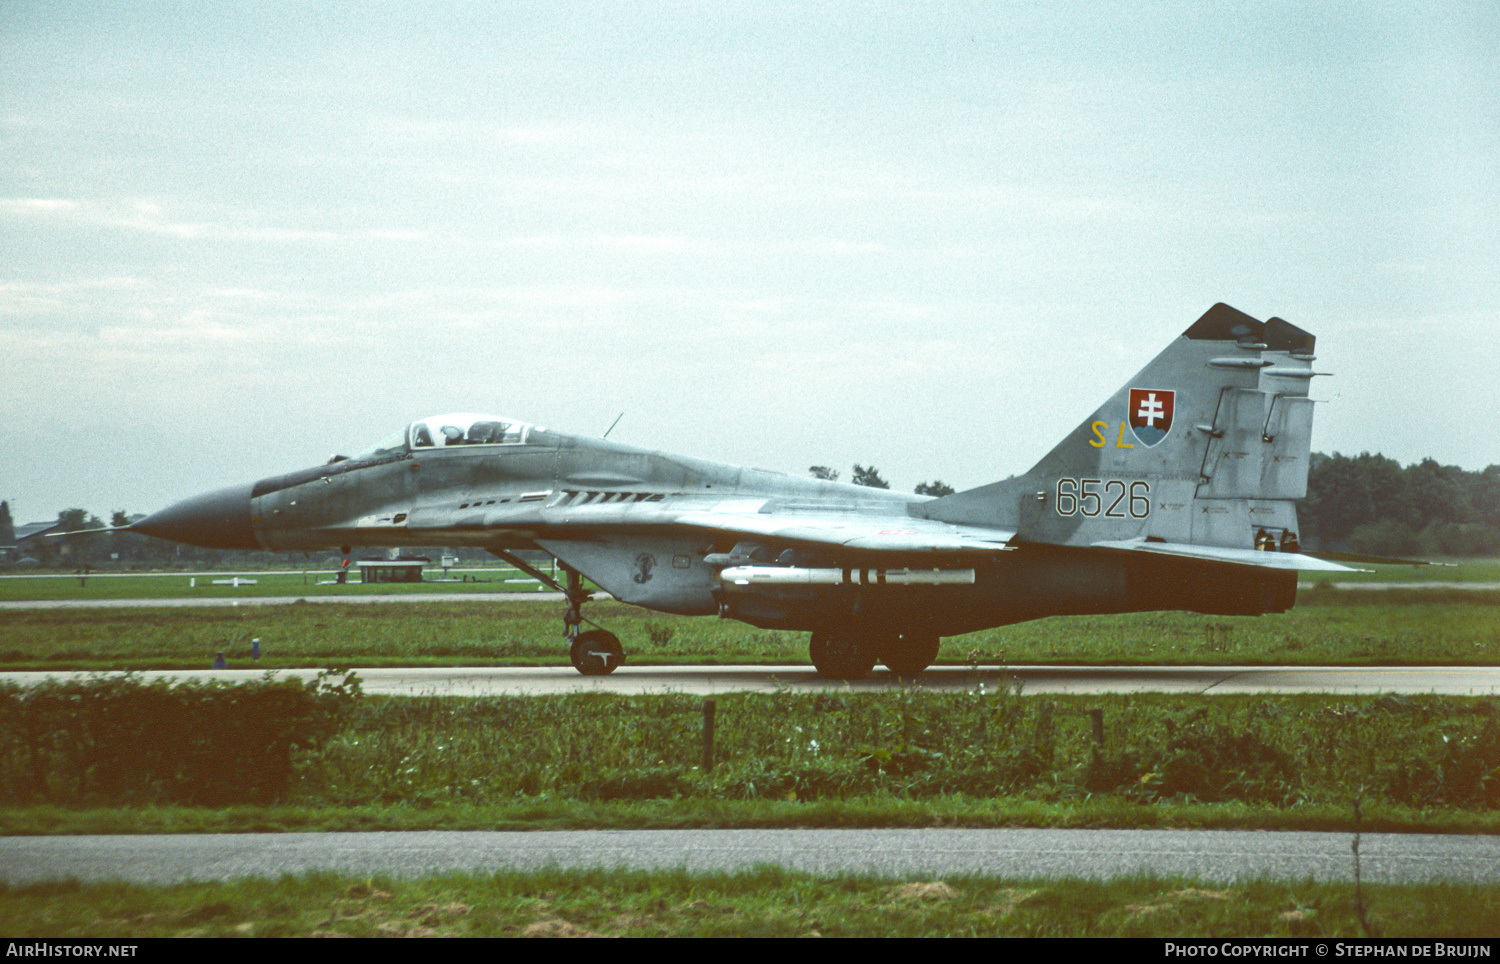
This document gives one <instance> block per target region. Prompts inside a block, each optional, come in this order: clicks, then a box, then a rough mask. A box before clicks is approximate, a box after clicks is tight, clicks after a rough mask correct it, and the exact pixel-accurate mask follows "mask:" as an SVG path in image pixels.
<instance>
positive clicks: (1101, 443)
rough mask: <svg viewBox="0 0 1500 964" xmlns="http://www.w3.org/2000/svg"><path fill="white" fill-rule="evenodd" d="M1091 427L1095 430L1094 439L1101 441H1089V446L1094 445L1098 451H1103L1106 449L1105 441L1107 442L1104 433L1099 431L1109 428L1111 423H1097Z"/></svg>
mask: <svg viewBox="0 0 1500 964" xmlns="http://www.w3.org/2000/svg"><path fill="white" fill-rule="evenodd" d="M1089 427H1090V428H1092V429H1093V430H1094V438H1097V439H1098V440H1099V441H1097V442H1095V441H1094V439H1089V444H1090V445H1092V446H1093V447H1094V448H1096V449H1102V448H1104V441H1105V439H1104V433H1103V432H1101V431H1099V430H1100V429H1101V428H1109V423H1108V422H1095V423H1094V424H1093V425H1091V426H1089Z"/></svg>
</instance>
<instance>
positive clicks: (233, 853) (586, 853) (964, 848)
mask: <svg viewBox="0 0 1500 964" xmlns="http://www.w3.org/2000/svg"><path fill="white" fill-rule="evenodd" d="M1352 842H1353V837H1352V835H1350V834H1332V833H1270V832H1255V831H1179V830H605V831H537V832H504V833H491V832H462V831H431V832H407V833H296V834H181V835H171V836H111V837H104V836H97V837H90V836H84V837H4V838H0V880H4V881H5V882H6V883H8V884H12V885H20V884H31V883H39V882H43V881H60V880H67V879H70V878H71V879H77V880H80V881H103V880H125V881H131V882H135V883H146V884H167V883H176V882H182V881H215V880H230V879H235V878H241V877H266V878H271V879H275V878H278V877H280V876H281V875H283V874H293V875H302V874H307V873H311V872H314V871H335V872H339V873H345V874H353V875H358V876H368V875H372V874H388V875H392V876H405V877H416V876H423V875H427V874H434V873H442V872H447V871H487V870H488V871H493V870H500V869H508V868H515V869H535V868H542V867H548V866H561V867H576V868H586V867H603V868H606V869H612V868H622V867H623V868H678V867H681V868H685V869H687V870H689V871H694V872H705V871H734V870H744V869H749V868H751V867H754V866H756V865H759V864H776V865H780V866H782V867H786V868H789V869H794V870H801V871H807V872H810V873H819V874H828V873H862V874H878V875H882V876H893V877H894V876H901V877H908V876H919V877H920V876H931V877H948V876H956V875H981V876H987V877H1002V878H1015V879H1055V878H1059V877H1085V878H1093V879H1101V880H1105V879H1112V878H1118V877H1128V876H1132V875H1143V874H1152V875H1156V876H1161V877H1174V876H1183V877H1191V878H1195V879H1197V880H1201V881H1204V882H1215V883H1230V882H1233V881H1236V880H1240V879H1250V878H1266V879H1274V880H1289V881H1300V880H1306V879H1314V880H1322V881H1352V880H1353V868H1354V861H1353V856H1352V852H1351V844H1352ZM1360 872H1361V877H1362V878H1363V880H1364V881H1366V882H1369V883H1377V882H1378V883H1397V882H1425V881H1449V882H1454V883H1468V884H1480V885H1485V886H1493V885H1495V884H1500V838H1495V837H1475V836H1441V835H1435V834H1365V835H1363V837H1362V839H1361V841H1360Z"/></svg>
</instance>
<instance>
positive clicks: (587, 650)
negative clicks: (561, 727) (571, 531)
mask: <svg viewBox="0 0 1500 964" xmlns="http://www.w3.org/2000/svg"><path fill="white" fill-rule="evenodd" d="M490 552H491V553H492V554H494V555H496V556H498V557H500V558H501V559H504V560H505V561H506V562H508V563H510V564H511V565H513V566H515V567H516V568H517V569H519V570H521V571H522V572H524V573H526V575H528V576H530V577H531V578H533V579H535V580H536V581H537V582H540V583H542V584H543V585H544V586H550V587H551V588H552V589H554V590H556V591H557V592H560V593H562V594H563V595H564V596H566V597H567V598H568V608H567V610H566V611H565V612H564V613H563V638H564V639H566V640H567V641H568V658H569V659H571V660H572V661H573V668H574V669H576V670H578V672H580V673H582V674H583V675H584V676H604V675H605V674H607V673H613V672H614V671H615V670H617V669H619V668H620V667H621V666H623V665H625V647H623V646H621V645H620V637H618V636H616V635H615V634H614V633H612V632H609V631H608V630H604V629H600V628H599V627H597V626H595V627H594V628H593V629H590V630H588V631H586V632H580V631H579V630H580V628H581V627H582V625H583V624H584V623H585V622H587V620H585V619H584V618H583V604H584V603H586V602H588V601H589V600H590V599H592V598H593V593H590V592H589V591H588V590H587V589H584V588H583V577H582V576H580V575H579V574H578V572H577V570H575V569H571V568H569V567H567V566H563V567H562V569H563V571H564V572H566V573H567V574H568V584H567V585H566V586H564V585H562V584H561V583H559V582H558V581H557V580H556V579H554V578H552V576H550V575H548V574H547V573H545V572H543V571H542V570H540V569H538V568H536V567H535V566H533V565H531V564H530V563H529V562H527V561H526V560H524V559H522V558H521V557H520V556H517V555H515V554H514V553H511V552H509V551H507V550H505V549H491V550H490ZM559 564H560V563H559ZM590 625H593V624H592V623H590Z"/></svg>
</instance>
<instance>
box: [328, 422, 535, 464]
mask: <svg viewBox="0 0 1500 964" xmlns="http://www.w3.org/2000/svg"><path fill="white" fill-rule="evenodd" d="M533 431H534V429H533V428H532V426H530V425H527V424H526V423H524V422H517V421H516V420H515V419H510V418H500V417H499V416H496V415H476V414H474V413H473V412H459V413H456V414H452V415H433V416H431V417H430V418H424V419H421V420H420V421H416V422H412V423H411V425H409V426H407V427H406V429H405V430H404V431H401V432H398V433H397V434H395V435H392V436H390V437H389V438H384V439H381V440H380V441H379V442H377V443H376V444H375V446H374V447H373V448H371V449H370V450H369V451H367V452H362V453H360V454H359V455H358V456H356V458H360V459H370V458H379V457H381V456H383V455H392V454H395V453H398V452H403V451H405V450H407V449H408V448H410V449H413V450H415V449H424V448H442V447H444V446H448V445H520V444H521V443H523V442H525V441H526V438H527V436H529V435H530V434H531V433H532V432H533Z"/></svg>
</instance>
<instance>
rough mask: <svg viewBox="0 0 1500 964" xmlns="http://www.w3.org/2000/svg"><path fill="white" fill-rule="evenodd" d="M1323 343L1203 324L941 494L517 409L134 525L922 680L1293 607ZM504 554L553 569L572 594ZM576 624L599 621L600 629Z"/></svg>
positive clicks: (408, 433)
mask: <svg viewBox="0 0 1500 964" xmlns="http://www.w3.org/2000/svg"><path fill="white" fill-rule="evenodd" d="M1313 347H1314V338H1313V336H1312V335H1310V334H1308V333H1307V332H1305V331H1302V330H1301V329H1299V328H1297V327H1295V326H1293V325H1291V324H1289V323H1287V322H1285V321H1282V320H1281V319H1279V318H1272V319H1271V320H1270V321H1266V322H1261V321H1257V320H1256V319H1254V318H1251V317H1250V316H1248V315H1245V314H1243V313H1241V312H1239V311H1236V310H1235V309H1233V308H1230V307H1229V306H1227V305H1223V304H1219V305H1215V306H1214V307H1213V308H1211V309H1209V310H1208V312H1207V313H1205V314H1204V315H1203V317H1201V318H1199V319H1198V320H1197V321H1196V322H1195V323H1194V324H1193V325H1192V326H1191V327H1189V328H1188V329H1187V331H1185V332H1184V333H1183V334H1182V335H1181V336H1180V337H1179V338H1177V339H1176V340H1175V341H1174V342H1173V343H1172V344H1171V345H1169V346H1168V347H1167V349H1166V350H1165V351H1163V352H1162V353H1161V354H1160V355H1158V356H1157V357H1156V359H1155V360H1153V361H1152V362H1151V363H1150V364H1148V365H1147V366H1146V367H1145V368H1144V369H1142V370H1141V371H1140V372H1139V373H1138V374H1137V375H1135V376H1134V377H1133V378H1131V379H1130V380H1129V381H1128V382H1126V383H1125V384H1124V385H1123V386H1122V387H1121V388H1120V389H1119V390H1118V391H1116V392H1115V393H1114V394H1113V395H1111V396H1109V398H1108V399H1107V400H1106V401H1105V402H1104V404H1102V405H1101V406H1099V408H1098V409H1097V410H1096V411H1095V412H1094V413H1093V414H1092V415H1091V416H1089V417H1088V418H1087V419H1085V420H1084V421H1083V423H1082V424H1080V425H1079V426H1078V427H1077V428H1076V429H1074V430H1073V431H1072V432H1070V433H1069V434H1068V435H1067V436H1066V437H1065V438H1063V440H1062V441H1061V442H1059V443H1058V444H1057V446H1056V447H1055V448H1053V449H1052V451H1051V452H1050V453H1048V454H1047V456H1046V457H1045V458H1043V459H1042V460H1041V461H1040V462H1038V463H1037V464H1036V466H1034V467H1033V468H1032V469H1031V470H1030V471H1028V472H1026V473H1025V474H1024V475H1020V476H1016V477H1013V478H1009V479H1006V480H1004V481H1000V482H994V483H991V484H989V485H984V486H980V487H979V488H976V489H971V490H969V491H966V492H959V493H956V494H953V495H948V496H944V497H941V498H930V497H926V496H918V495H902V494H899V493H895V492H890V491H886V490H882V489H873V488H868V487H863V486H857V485H847V484H842V483H839V482H831V481H823V480H818V479H808V478H797V477H793V476H787V475H781V474H778V473H774V472H768V471H763V470H760V469H750V468H742V467H740V466H736V465H727V464H723V463H717V462H708V461H703V460H700V459H694V458H689V457H686V456H680V455H673V454H670V453H666V452H658V451H652V450H648V449H642V448H636V447H633V446H629V445H622V444H620V443H617V442H610V441H608V440H606V439H598V438H588V437H584V436H579V435H569V434H565V433H563V432H557V431H553V430H550V429H545V428H541V427H538V426H534V425H528V424H526V423H523V422H519V421H516V420H514V419H510V418H504V417H497V416H489V415H477V414H453V415H440V416H434V417H432V418H424V419H422V420H420V421H417V422H413V423H412V424H411V425H409V426H407V427H406V428H405V429H403V430H401V431H400V432H398V433H396V434H395V435H392V436H391V437H389V438H387V439H385V440H384V441H382V442H380V443H379V444H377V445H376V446H374V447H373V448H371V449H369V450H368V451H366V452H363V453H361V454H360V455H357V456H355V457H353V458H343V457H337V456H336V457H335V458H334V459H333V460H331V461H330V462H329V463H328V464H326V465H321V466H317V467H315V468H309V469H304V470H302V471H299V472H292V473H289V474H287V475H278V476H272V477H270V478H265V479H261V480H260V481H258V482H253V483H249V484H245V485H237V486H233V487H230V488H226V489H221V490H218V491H216V492H211V493H207V494H205V495H200V496H197V497H195V498H191V499H187V500H185V501H183V502H179V503H177V504H175V505H173V506H170V507H169V508H166V509H163V510H162V511H160V512H157V513H154V514H152V515H150V516H147V517H146V518H144V519H142V520H140V521H138V522H136V523H135V524H134V525H132V526H130V527H129V528H130V529H131V530H132V531H135V532H141V533H145V534H146V535H150V536H156V537H159V538H163V539H171V540H175V541H178V542H184V543H189V544H191V545H196V546H203V547H207V548H216V549H265V550H274V551H278V552H280V551H291V550H314V549H330V548H335V547H336V548H340V549H342V551H343V552H344V553H345V554H346V555H347V554H348V553H349V552H350V551H351V549H352V547H354V546H378V547H393V546H435V545H442V546H472V547H478V548H482V549H486V550H489V551H490V552H492V553H493V554H495V555H496V556H498V557H500V558H501V559H504V560H506V561H507V562H509V563H511V564H512V565H514V566H516V567H517V568H518V569H521V570H522V571H524V572H527V573H528V574H530V575H531V576H533V577H535V578H537V579H539V580H541V581H542V582H543V583H546V584H548V585H551V586H552V587H553V588H555V589H557V590H559V591H561V592H563V593H565V594H566V597H567V601H568V603H567V611H566V613H565V614H564V617H563V626H564V636H565V638H566V640H567V642H568V643H569V646H570V652H571V658H572V662H573V665H574V666H575V667H577V668H578V670H579V671H580V672H583V673H585V674H590V675H597V674H602V673H608V672H611V671H613V670H614V669H615V668H617V667H618V666H620V665H621V664H622V663H623V661H624V658H625V654H624V651H623V649H622V647H621V645H620V641H619V639H618V638H617V637H616V636H615V635H614V634H612V633H610V632H608V631H607V630H604V629H602V628H593V629H589V630H583V629H582V626H583V623H584V622H586V620H585V619H584V617H583V613H582V607H583V604H584V603H585V602H586V601H587V600H588V599H589V596H590V594H589V592H588V591H587V590H585V589H584V588H583V577H587V578H588V579H590V580H592V581H593V582H594V583H595V584H596V585H598V586H599V587H600V588H602V589H603V590H605V591H606V592H608V593H609V594H610V595H612V596H614V597H615V598H617V599H620V600H622V601H624V602H627V603H633V604H635V605H637V606H643V607H645V608H647V609H653V610H658V611H661V612H668V613H680V614H685V615H703V616H712V615H717V616H720V617H722V618H728V619H738V620H742V621H744V622H747V623H750V624H752V625H754V626H759V627H763V628H774V629H791V630H804V631H808V632H810V633H811V634H812V635H811V639H810V643H809V649H810V653H811V656H812V662H813V664H814V666H816V667H817V670H818V672H819V673H821V674H822V675H823V676H825V677H828V678H831V679H859V678H861V677H864V676H865V675H867V674H868V673H869V672H870V671H871V670H872V669H873V668H874V666H875V664H876V663H877V662H882V663H884V664H885V665H886V666H887V667H889V668H890V669H891V670H893V671H895V672H897V673H900V674H904V675H915V674H917V673H920V672H921V671H922V670H923V669H925V668H926V667H927V666H928V665H929V664H931V663H932V661H933V660H934V659H935V658H936V657H937V655H938V649H939V645H940V641H941V639H942V637H944V636H952V635H957V634H960V633H967V632H972V631H975V630H979V629H984V628H987V627H991V626H999V625H1005V624H1009V623H1016V622H1022V621H1024V620H1029V619H1039V618H1042V617H1044V616H1057V615H1075V614H1088V613H1126V612H1145V611H1153V610H1187V611H1192V612H1198V613H1211V614H1223V615H1260V614H1262V613H1270V612H1284V611H1286V610H1287V609H1290V608H1291V607H1292V605H1293V603H1294V602H1295V599H1296V594H1297V576H1296V573H1297V571H1298V570H1343V569H1345V568H1346V567H1344V566H1340V565H1337V564H1335V563H1332V562H1328V561H1324V560H1322V559H1318V558H1314V557H1312V556H1309V555H1306V554H1304V553H1302V552H1301V551H1300V548H1299V545H1298V537H1297V514H1296V507H1295V505H1294V503H1295V501H1296V500H1297V499H1299V498H1301V497H1302V496H1304V495H1305V494H1306V489H1307V472H1308V458H1309V446H1310V440H1311V434H1312V412H1313V402H1312V401H1311V400H1310V399H1309V398H1308V384H1309V382H1310V381H1311V380H1312V378H1313V375H1314V372H1313V370H1312V362H1313ZM518 550H541V551H544V552H546V553H548V554H550V555H552V556H553V557H555V558H556V559H557V560H558V562H559V564H560V566H561V569H562V573H563V575H564V578H565V582H559V581H557V580H555V579H554V578H553V577H552V576H551V575H549V574H547V573H546V572H543V571H541V570H539V569H537V568H536V567H534V566H532V565H531V564H530V563H528V562H527V561H526V560H524V559H523V558H521V557H520V556H518V555H517V554H516V553H517V551H518ZM591 625H592V624H591Z"/></svg>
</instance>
